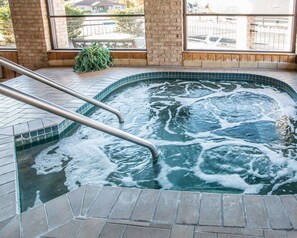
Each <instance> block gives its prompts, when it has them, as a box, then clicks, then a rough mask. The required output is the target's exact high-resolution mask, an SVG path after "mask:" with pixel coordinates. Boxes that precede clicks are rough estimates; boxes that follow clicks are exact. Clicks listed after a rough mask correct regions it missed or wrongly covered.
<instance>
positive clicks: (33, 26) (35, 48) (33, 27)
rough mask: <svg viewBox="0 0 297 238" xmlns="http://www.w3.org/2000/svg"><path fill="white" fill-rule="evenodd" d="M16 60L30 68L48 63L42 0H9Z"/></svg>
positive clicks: (46, 25) (46, 33) (47, 35)
mask: <svg viewBox="0 0 297 238" xmlns="http://www.w3.org/2000/svg"><path fill="white" fill-rule="evenodd" d="M9 4H10V9H11V15H12V20H13V27H14V33H15V40H16V46H17V50H18V62H19V63H20V64H22V65H23V66H25V67H28V68H30V69H38V68H42V67H46V66H47V65H48V57H47V51H48V50H50V40H49V29H48V22H47V17H46V5H45V1H44V0H9Z"/></svg>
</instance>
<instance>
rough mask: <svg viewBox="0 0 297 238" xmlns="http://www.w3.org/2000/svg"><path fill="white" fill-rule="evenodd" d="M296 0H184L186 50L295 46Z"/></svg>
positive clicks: (284, 49) (288, 48) (282, 49)
mask: <svg viewBox="0 0 297 238" xmlns="http://www.w3.org/2000/svg"><path fill="white" fill-rule="evenodd" d="M294 8H295V0H271V1H267V0H224V1H222V0H185V11H186V13H185V15H186V18H185V27H186V40H185V42H186V49H187V50H238V51H275V52H291V51H293V50H294V48H293V45H294V43H295V40H294V38H293V35H294V32H295V29H294V28H295V27H294V21H295V9H294Z"/></svg>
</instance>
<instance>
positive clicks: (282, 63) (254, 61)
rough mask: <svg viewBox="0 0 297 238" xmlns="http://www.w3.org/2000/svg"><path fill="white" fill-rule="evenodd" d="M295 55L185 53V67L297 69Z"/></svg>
mask: <svg viewBox="0 0 297 238" xmlns="http://www.w3.org/2000/svg"><path fill="white" fill-rule="evenodd" d="M295 58H296V55H295V54H288V53H253V52H251V53H236V52H232V53H228V52H206V51H200V52H197V51H192V52H190V51H187V52H183V65H184V66H189V67H201V68H266V69H296V64H295Z"/></svg>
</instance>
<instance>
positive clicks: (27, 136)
mask: <svg viewBox="0 0 297 238" xmlns="http://www.w3.org/2000/svg"><path fill="white" fill-rule="evenodd" d="M160 78H163V79H168V80H171V79H172V80H174V79H181V80H197V81H199V80H210V81H217V82H220V81H226V80H228V81H245V82H257V83H262V84H264V85H270V86H274V87H276V88H279V89H281V90H284V91H286V92H287V93H288V94H289V95H290V96H291V97H292V98H293V99H294V100H295V101H296V102H297V93H296V91H295V90H294V89H293V88H292V87H291V86H289V85H288V84H287V83H285V82H282V81H280V80H278V79H275V78H271V77H267V76H262V75H256V74H248V73H211V72H203V73H201V72H151V73H141V74H136V75H132V76H128V77H125V78H122V79H120V80H118V81H116V82H114V83H112V84H110V85H109V86H107V87H106V88H105V89H104V90H102V91H101V92H100V93H98V94H97V95H96V96H95V97H94V98H95V99H97V100H99V101H101V100H103V99H104V98H105V97H107V96H108V95H109V94H111V93H112V92H113V91H114V90H116V89H118V88H120V87H122V86H125V85H128V84H130V83H135V82H139V81H144V80H154V79H160ZM95 109H96V107H95V106H94V105H92V104H90V103H85V104H84V105H82V106H81V107H80V108H79V109H77V110H76V112H77V113H80V114H82V115H86V116H88V115H90V114H91V113H92V112H93V111H95ZM78 126H79V124H78V123H76V122H73V121H70V120H68V119H65V120H63V121H62V122H61V123H60V124H59V125H55V126H52V127H46V128H43V129H39V130H36V131H31V132H26V133H23V134H20V135H16V136H15V145H16V149H17V150H23V149H27V148H30V147H32V146H35V145H38V144H44V143H47V142H50V141H54V140H58V139H61V138H64V137H65V136H66V135H68V134H69V133H70V132H71V131H73V130H75V129H76V128H77V127H78Z"/></svg>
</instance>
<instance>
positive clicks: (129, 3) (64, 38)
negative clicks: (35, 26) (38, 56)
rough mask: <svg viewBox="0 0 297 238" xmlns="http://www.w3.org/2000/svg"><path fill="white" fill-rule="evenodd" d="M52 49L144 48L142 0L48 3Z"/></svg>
mask: <svg viewBox="0 0 297 238" xmlns="http://www.w3.org/2000/svg"><path fill="white" fill-rule="evenodd" d="M48 7H49V13H50V25H51V32H52V38H53V46H54V49H73V48H83V47H86V46H89V45H91V44H92V43H95V42H96V43H98V44H100V45H101V46H103V47H107V48H109V49H139V50H141V49H145V48H146V46H145V23H144V9H143V8H144V3H143V0H82V1H75V0H73V1H64V0H48Z"/></svg>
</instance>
